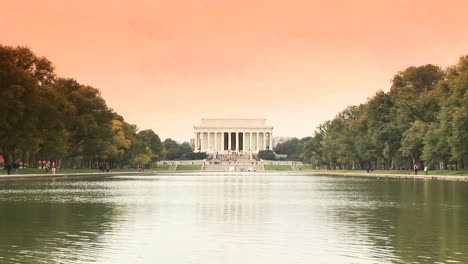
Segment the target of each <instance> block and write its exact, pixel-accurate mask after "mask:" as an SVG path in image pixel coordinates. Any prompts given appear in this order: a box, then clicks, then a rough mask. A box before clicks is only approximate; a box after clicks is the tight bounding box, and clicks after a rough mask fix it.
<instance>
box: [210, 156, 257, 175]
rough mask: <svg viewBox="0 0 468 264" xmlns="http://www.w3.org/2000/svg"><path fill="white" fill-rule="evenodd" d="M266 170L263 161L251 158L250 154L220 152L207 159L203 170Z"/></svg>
mask: <svg viewBox="0 0 468 264" xmlns="http://www.w3.org/2000/svg"><path fill="white" fill-rule="evenodd" d="M249 169H251V170H252V169H253V170H255V171H265V166H264V165H263V163H260V162H257V161H255V160H253V159H250V154H240V153H233V154H218V155H217V156H216V158H213V159H211V160H208V161H205V162H204V165H203V166H202V170H203V171H248V170H249Z"/></svg>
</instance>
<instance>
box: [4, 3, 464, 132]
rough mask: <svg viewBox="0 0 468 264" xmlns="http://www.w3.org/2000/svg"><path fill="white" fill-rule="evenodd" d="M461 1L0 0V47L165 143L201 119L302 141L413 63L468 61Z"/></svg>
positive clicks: (385, 85)
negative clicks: (30, 55) (45, 63)
mask: <svg viewBox="0 0 468 264" xmlns="http://www.w3.org/2000/svg"><path fill="white" fill-rule="evenodd" d="M467 10H468V1H466V0H446V1H440V0H438V1H432V0H413V1H412V0H405V1H402V0H379V1H376V0H352V1H351V0H349V1H345V0H342V1H337V0H331V1H314V0H309V1H300V0H288V1H274V0H270V1H259V0H248V1H247V0H232V1H223V0H211V1H209V0H198V1H195V0H185V1H177V0H170V1H168V0H166V1H159V0H157V1H154V0H153V1H150V0H147V1H145V0H133V1H121V0H112V1H103V0H99V1H89V0H82V1H63V0H41V1H36V0H30V1H11V0H0V43H1V44H3V45H14V46H16V45H27V46H29V47H30V48H31V49H32V50H34V51H35V52H36V53H37V54H38V55H42V56H46V57H47V58H48V59H49V60H51V61H52V62H53V63H54V65H55V66H56V72H57V73H58V74H59V75H60V76H63V77H72V78H75V79H77V80H78V81H79V82H81V83H83V84H87V85H91V86H94V87H96V88H99V89H100V90H101V92H102V95H103V97H104V98H105V99H106V101H107V103H108V105H109V106H110V107H112V108H113V109H115V110H116V111H117V112H118V113H119V114H121V115H123V116H124V117H125V119H126V120H127V121H128V122H130V123H134V124H137V125H138V127H139V128H140V129H147V128H151V129H153V130H155V132H156V133H158V134H159V135H160V136H161V137H162V138H163V139H164V138H167V137H171V138H174V139H176V140H180V141H182V140H189V138H190V137H192V136H193V125H196V124H198V123H199V122H200V119H201V118H204V117H211V118H215V117H237V118H242V117H264V118H267V119H268V123H269V124H270V125H273V126H275V129H274V135H275V136H297V137H304V136H310V135H312V133H313V131H314V130H315V127H316V126H317V125H318V124H320V123H322V122H324V121H326V120H328V119H331V118H333V117H334V116H335V115H336V114H337V113H338V112H339V111H341V110H342V109H344V108H345V107H346V106H348V105H351V104H359V103H362V102H365V100H366V98H368V97H370V96H372V95H373V94H374V93H375V92H376V91H378V90H380V89H382V90H388V88H389V85H390V80H391V78H392V76H393V75H394V74H395V73H396V72H397V71H399V70H402V69H404V68H406V67H409V66H412V65H421V64H427V63H434V64H438V65H440V66H443V67H445V66H447V65H450V64H454V63H456V61H457V59H458V57H459V56H461V55H464V54H468V18H467V14H466V11H467Z"/></svg>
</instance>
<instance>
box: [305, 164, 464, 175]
mask: <svg viewBox="0 0 468 264" xmlns="http://www.w3.org/2000/svg"><path fill="white" fill-rule="evenodd" d="M299 168H300V169H301V171H310V172H322V171H323V172H340V173H367V172H366V171H365V170H317V169H315V168H312V166H310V165H304V166H299ZM372 173H373V174H404V175H413V174H414V171H412V170H375V171H373V172H372ZM418 175H424V171H418ZM428 175H441V176H468V170H453V171H452V170H433V171H429V172H428Z"/></svg>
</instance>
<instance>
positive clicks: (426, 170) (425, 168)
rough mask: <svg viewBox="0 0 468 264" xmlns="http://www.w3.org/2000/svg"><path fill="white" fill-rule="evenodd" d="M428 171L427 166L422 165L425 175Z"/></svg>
mask: <svg viewBox="0 0 468 264" xmlns="http://www.w3.org/2000/svg"><path fill="white" fill-rule="evenodd" d="M428 171H429V168H428V167H427V166H424V172H425V173H426V175H427V172H428Z"/></svg>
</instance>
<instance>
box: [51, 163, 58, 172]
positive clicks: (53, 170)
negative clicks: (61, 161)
mask: <svg viewBox="0 0 468 264" xmlns="http://www.w3.org/2000/svg"><path fill="white" fill-rule="evenodd" d="M56 168H57V163H55V161H52V174H55V169H56Z"/></svg>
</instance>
